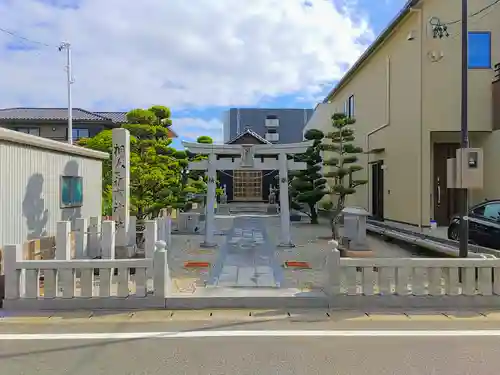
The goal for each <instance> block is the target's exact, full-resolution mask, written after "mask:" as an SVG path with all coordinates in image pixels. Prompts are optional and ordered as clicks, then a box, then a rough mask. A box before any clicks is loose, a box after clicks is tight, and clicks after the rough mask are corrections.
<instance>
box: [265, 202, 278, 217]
mask: <svg viewBox="0 0 500 375" xmlns="http://www.w3.org/2000/svg"><path fill="white" fill-rule="evenodd" d="M267 214H268V215H277V214H278V205H277V204H270V205H269V206H267Z"/></svg>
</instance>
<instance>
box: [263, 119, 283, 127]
mask: <svg viewBox="0 0 500 375" xmlns="http://www.w3.org/2000/svg"><path fill="white" fill-rule="evenodd" d="M279 126H280V120H279V119H277V118H266V127H267V128H271V129H275V128H278V127H279Z"/></svg>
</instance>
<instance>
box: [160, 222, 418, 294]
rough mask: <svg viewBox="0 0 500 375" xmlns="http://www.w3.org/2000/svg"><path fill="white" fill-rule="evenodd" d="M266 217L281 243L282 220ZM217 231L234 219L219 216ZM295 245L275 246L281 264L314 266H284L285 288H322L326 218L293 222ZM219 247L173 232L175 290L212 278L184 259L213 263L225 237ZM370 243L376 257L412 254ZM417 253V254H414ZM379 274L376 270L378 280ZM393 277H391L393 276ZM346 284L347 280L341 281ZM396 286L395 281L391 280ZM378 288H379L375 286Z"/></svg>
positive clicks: (184, 290)
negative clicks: (203, 246)
mask: <svg viewBox="0 0 500 375" xmlns="http://www.w3.org/2000/svg"><path fill="white" fill-rule="evenodd" d="M264 220H266V228H267V234H268V236H269V239H270V242H271V243H273V244H278V243H279V242H280V219H279V217H268V218H265V219H264ZM216 226H217V230H218V231H221V232H224V231H227V230H229V229H230V228H231V226H232V218H230V217H218V218H217V220H216ZM291 235H292V242H293V243H294V244H295V245H296V246H295V247H294V248H290V249H289V248H279V247H276V248H275V249H274V251H275V258H276V262H277V263H278V264H279V265H281V266H282V265H283V264H284V263H285V262H286V261H290V260H298V261H305V262H308V263H309V265H310V267H311V269H305V270H294V269H287V268H284V267H282V268H281V269H282V270H283V278H282V283H281V287H282V288H296V289H299V290H303V291H307V290H321V289H323V286H324V285H325V283H326V272H325V265H326V256H327V253H328V251H329V250H330V248H331V245H329V244H328V236H329V235H330V229H329V225H328V222H327V220H325V219H320V224H318V225H311V224H309V223H308V221H307V218H304V219H303V221H301V222H293V223H292V228H291ZM215 238H216V239H217V241H218V245H219V246H218V247H217V248H215V249H200V246H199V243H200V242H201V241H202V240H203V236H200V235H173V237H172V239H173V244H172V248H171V249H170V251H169V264H170V272H171V277H172V279H173V283H174V293H183V294H186V293H187V294H192V293H194V292H195V291H196V289H197V288H198V289H199V288H203V287H204V286H205V284H206V282H207V281H208V280H209V278H210V277H211V272H210V269H208V270H207V269H202V270H188V269H185V268H184V262H186V261H188V260H196V261H206V262H210V263H211V265H214V264H215V263H216V262H217V260H218V257H219V250H220V247H221V245H222V244H223V243H224V241H225V236H223V235H219V236H216V237H215ZM368 246H369V248H370V249H371V250H372V251H373V256H375V257H382V258H385V257H410V256H412V254H411V252H409V251H408V250H407V249H403V248H401V247H400V246H398V245H396V244H392V243H387V242H385V241H383V240H381V239H380V238H378V237H372V236H370V237H368ZM413 255H414V254H413ZM377 275H378V273H375V280H376V279H377ZM392 278H393V277H391V279H392ZM361 282H362V273H361V272H358V273H357V284H359V285H360V284H361ZM342 284H344V282H343V283H342ZM391 284H392V285H391V287H392V288H394V283H393V282H391ZM375 290H377V288H375Z"/></svg>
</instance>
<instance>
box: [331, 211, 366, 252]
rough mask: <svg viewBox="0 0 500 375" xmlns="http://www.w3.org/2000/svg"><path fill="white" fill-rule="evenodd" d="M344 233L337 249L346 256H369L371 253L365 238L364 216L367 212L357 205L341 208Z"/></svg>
mask: <svg viewBox="0 0 500 375" xmlns="http://www.w3.org/2000/svg"><path fill="white" fill-rule="evenodd" d="M342 214H343V218H344V233H343V237H342V241H341V244H340V246H339V250H340V252H341V254H342V256H346V257H367V256H368V257H369V256H372V255H373V252H372V250H371V249H370V248H369V247H368V243H367V240H366V218H367V217H368V215H369V213H368V212H367V211H366V210H365V209H363V208H358V207H346V208H344V209H343V210H342Z"/></svg>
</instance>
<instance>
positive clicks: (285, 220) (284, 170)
mask: <svg viewBox="0 0 500 375" xmlns="http://www.w3.org/2000/svg"><path fill="white" fill-rule="evenodd" d="M278 163H279V180H280V219H281V220H280V221H281V243H280V244H279V246H280V247H294V246H295V245H294V244H293V243H292V238H291V235H290V203H289V202H288V161H287V155H286V153H285V152H280V154H279V157H278Z"/></svg>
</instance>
